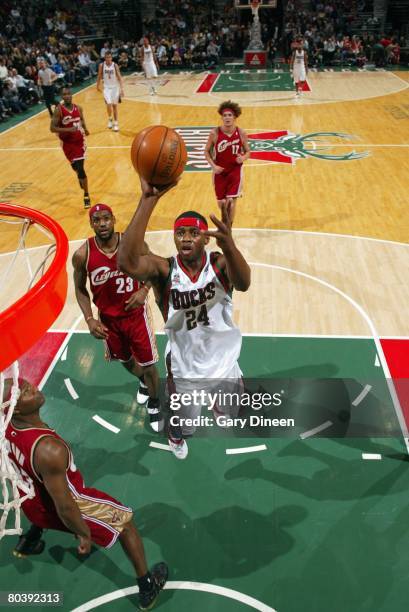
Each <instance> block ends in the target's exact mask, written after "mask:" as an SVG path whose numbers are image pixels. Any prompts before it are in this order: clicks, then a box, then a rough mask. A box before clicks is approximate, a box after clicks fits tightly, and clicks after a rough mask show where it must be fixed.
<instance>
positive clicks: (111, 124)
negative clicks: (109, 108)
mask: <svg viewBox="0 0 409 612" xmlns="http://www.w3.org/2000/svg"><path fill="white" fill-rule="evenodd" d="M112 126H113V122H112V119H109V121H108V128H109V129H110V130H112Z"/></svg>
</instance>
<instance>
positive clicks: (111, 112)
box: [97, 51, 124, 132]
mask: <svg viewBox="0 0 409 612" xmlns="http://www.w3.org/2000/svg"><path fill="white" fill-rule="evenodd" d="M101 81H103V82H104V100H105V104H106V107H107V113H108V127H109V129H112V128H114V132H118V130H119V125H118V102H119V101H120V99H121V98H120V97H121V96H122V97H123V95H124V84H123V81H122V76H121V71H120V70H119V66H118V64H115V62H113V61H112V54H111V52H110V51H107V52H106V53H105V61H104V62H101V63H100V65H99V66H98V77H97V90H98V91H101Z"/></svg>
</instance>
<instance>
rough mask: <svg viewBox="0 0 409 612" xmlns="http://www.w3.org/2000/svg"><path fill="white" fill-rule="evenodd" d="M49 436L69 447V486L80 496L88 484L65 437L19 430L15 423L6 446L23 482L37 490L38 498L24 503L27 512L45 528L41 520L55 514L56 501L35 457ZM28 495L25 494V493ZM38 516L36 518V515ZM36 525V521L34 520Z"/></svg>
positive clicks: (9, 429)
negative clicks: (39, 446) (43, 439)
mask: <svg viewBox="0 0 409 612" xmlns="http://www.w3.org/2000/svg"><path fill="white" fill-rule="evenodd" d="M45 437H52V438H56V439H57V440H61V442H63V443H64V444H65V446H66V447H67V450H68V455H69V459H68V466H67V471H66V475H67V483H68V486H69V488H70V490H71V492H72V493H73V494H74V495H75V494H80V493H81V492H82V491H83V489H84V481H83V478H82V475H81V473H80V472H79V471H78V470H77V468H76V466H75V464H74V460H73V456H72V453H71V450H70V448H69V446H68V445H67V444H66V443H65V442H64V440H63V439H62V438H60V436H59V435H58V434H57V433H56V432H55V431H54V430H53V429H45V428H44V429H42V428H37V427H28V428H27V429H18V428H17V427H14V426H13V425H12V424H11V423H9V425H8V426H7V429H6V445H7V451H8V456H9V459H10V460H11V461H12V462H13V463H14V466H15V468H16V470H17V472H19V473H20V475H21V477H22V479H23V481H24V482H25V483H26V485H27V486H28V487H29V486H30V485H31V486H32V487H33V489H34V493H35V495H34V497H33V498H31V499H28V500H26V501H25V502H24V506H23V507H24V510H25V512H28V513H29V514H30V520H34V519H33V516H38V521H37V523H36V524H38V525H41V524H42V523H41V520H40V517H42V516H45V515H49V514H52V513H53V512H54V513H55V505H54V502H53V500H52V498H51V496H50V495H49V493H48V491H47V489H46V488H45V485H44V484H43V482H42V480H41V477H40V475H39V474H37V473H36V471H35V467H34V465H33V455H34V451H35V448H36V446H37V444H38V442H39V441H40V440H41V439H42V438H45ZM21 494H22V495H23V494H24V491H21ZM33 513H34V515H33ZM34 522H35V520H34Z"/></svg>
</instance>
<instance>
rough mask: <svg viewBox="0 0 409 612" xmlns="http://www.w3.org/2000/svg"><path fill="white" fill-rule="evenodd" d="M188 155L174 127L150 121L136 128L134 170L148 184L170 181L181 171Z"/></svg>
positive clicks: (164, 183) (165, 183) (163, 183)
mask: <svg viewBox="0 0 409 612" xmlns="http://www.w3.org/2000/svg"><path fill="white" fill-rule="evenodd" d="M186 159H187V152H186V147H185V143H184V142H183V140H182V138H181V137H180V136H179V134H178V133H177V132H175V130H172V128H168V127H166V126H165V125H152V126H150V127H147V128H145V129H144V130H142V132H139V134H137V135H136V136H135V138H134V141H133V143H132V148H131V160H132V164H133V166H134V168H135V170H136V171H137V173H138V174H139V175H140V176H141V177H142V178H144V179H145V180H146V181H148V183H150V184H151V185H168V184H169V183H173V182H174V181H175V180H176V179H177V178H178V176H180V175H181V174H182V172H183V169H184V167H185V163H186Z"/></svg>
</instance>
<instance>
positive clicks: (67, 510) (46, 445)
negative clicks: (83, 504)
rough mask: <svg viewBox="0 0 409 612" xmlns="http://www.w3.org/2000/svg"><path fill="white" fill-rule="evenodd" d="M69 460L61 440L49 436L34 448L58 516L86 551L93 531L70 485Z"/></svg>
mask: <svg viewBox="0 0 409 612" xmlns="http://www.w3.org/2000/svg"><path fill="white" fill-rule="evenodd" d="M68 462H69V456H68V449H67V447H66V446H65V444H64V443H63V442H61V441H60V440H56V439H55V438H52V437H51V436H48V437H46V438H43V439H42V440H40V442H39V443H38V444H37V447H36V449H35V452H34V467H35V470H36V472H37V473H38V474H39V475H40V476H41V478H42V479H43V482H44V486H45V488H46V489H47V491H48V493H49V494H50V496H51V498H52V500H53V502H54V505H55V508H56V510H57V514H58V516H59V517H60V519H61V520H62V522H63V523H64V525H65V526H66V527H67V529H69V530H70V531H71V532H72V533H75V535H77V536H78V538H79V540H80V545H79V546H78V552H79V553H81V554H87V553H89V552H90V550H91V533H90V530H89V527H88V525H87V524H86V522H85V521H84V519H83V518H82V516H81V512H80V510H79V508H78V506H77V504H76V503H75V501H74V499H73V497H72V495H71V492H70V490H69V488H68V484H67V478H66V470H67V467H68Z"/></svg>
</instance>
